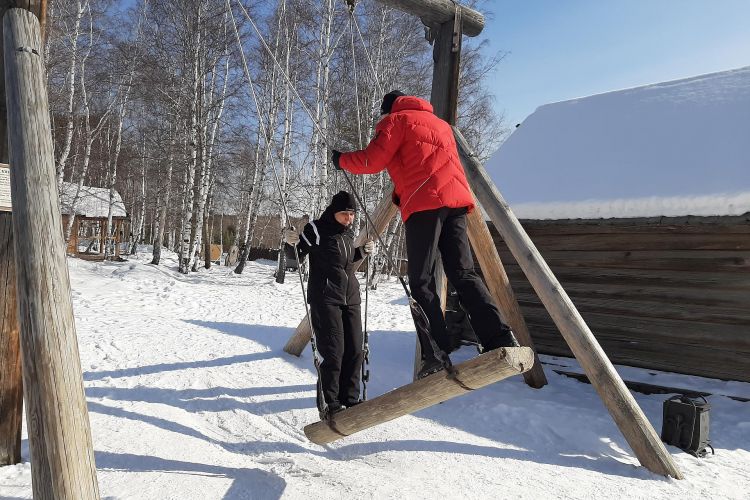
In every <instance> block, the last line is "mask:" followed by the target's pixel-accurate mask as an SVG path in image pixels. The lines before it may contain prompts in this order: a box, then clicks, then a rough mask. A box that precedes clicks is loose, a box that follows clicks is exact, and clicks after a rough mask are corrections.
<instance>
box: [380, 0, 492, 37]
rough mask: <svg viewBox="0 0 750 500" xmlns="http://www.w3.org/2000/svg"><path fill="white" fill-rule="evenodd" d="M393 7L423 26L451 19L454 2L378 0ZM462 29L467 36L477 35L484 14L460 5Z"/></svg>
mask: <svg viewBox="0 0 750 500" xmlns="http://www.w3.org/2000/svg"><path fill="white" fill-rule="evenodd" d="M378 1H379V2H380V3H383V4H386V5H388V6H390V7H393V8H394V9H398V10H401V11H403V12H408V13H409V14H412V15H415V16H417V17H419V18H420V19H421V20H422V23H424V25H425V26H430V27H436V26H439V25H441V24H443V23H447V22H449V21H451V22H452V21H453V16H455V14H456V4H455V3H454V2H453V1H451V0H378ZM461 19H462V29H463V32H464V34H465V35H467V36H477V35H479V34H480V33H481V32H482V30H483V29H484V16H483V15H482V14H481V13H480V12H477V11H476V10H474V9H470V8H469V7H466V6H461Z"/></svg>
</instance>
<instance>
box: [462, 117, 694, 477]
mask: <svg viewBox="0 0 750 500" xmlns="http://www.w3.org/2000/svg"><path fill="white" fill-rule="evenodd" d="M454 134H455V136H456V142H457V143H458V146H459V152H460V154H461V161H462V163H463V165H464V169H465V171H466V174H467V178H468V180H469V184H470V185H471V187H472V189H473V190H474V194H475V195H476V197H477V199H478V200H479V201H480V203H481V204H482V207H483V208H484V209H485V211H486V212H487V214H488V215H489V217H490V219H491V220H492V222H493V223H494V225H495V227H496V228H497V230H498V232H499V233H500V234H501V235H502V237H503V240H504V241H505V242H506V244H507V245H508V247H509V248H510V250H511V252H512V253H513V257H515V259H516V262H518V264H519V265H520V266H521V268H522V269H523V271H524V273H525V274H526V276H527V277H528V279H529V282H530V283H531V284H532V286H533V287H534V290H535V291H536V293H537V294H538V295H539V298H540V299H541V301H542V303H543V304H544V306H545V308H546V309H547V311H548V312H549V313H550V316H551V317H552V319H553V320H554V321H555V324H556V325H557V327H558V329H559V330H560V333H562V335H563V337H564V338H565V341H566V342H567V344H568V346H570V349H571V351H572V352H573V354H575V357H576V359H577V360H578V361H579V362H580V363H581V366H582V367H583V369H584V370H585V372H586V374H587V375H588V376H589V378H590V379H591V381H592V383H593V386H594V388H595V389H596V391H597V393H598V394H599V397H600V398H601V399H602V401H603V402H604V405H605V406H606V407H607V410H608V411H609V413H610V415H611V416H612V418H613V419H614V421H615V423H616V424H617V426H618V428H619V429H620V432H622V434H623V436H624V437H625V439H626V440H627V442H628V444H629V445H630V447H631V448H632V449H633V452H634V453H635V455H636V457H637V458H638V460H639V461H640V462H641V464H642V465H643V466H644V467H646V468H647V469H649V470H650V471H652V472H654V473H657V474H661V475H663V476H671V477H674V478H677V479H681V478H682V474H681V473H680V471H679V469H678V468H677V465H676V464H675V463H674V460H672V456H671V455H670V454H669V452H667V450H666V448H665V447H664V444H663V443H662V442H661V439H659V436H658V435H657V434H656V431H655V430H654V428H653V426H652V425H651V424H650V423H649V421H648V419H647V418H646V416H645V415H644V413H643V411H642V410H641V409H640V407H639V406H638V404H637V403H636V401H635V399H633V396H632V395H631V394H630V391H628V389H627V387H625V384H624V383H623V382H622V379H621V378H620V376H619V375H618V374H617V372H616V371H615V369H614V367H613V366H612V363H611V362H610V361H609V359H608V358H607V356H606V354H605V353H604V351H603V350H602V348H601V346H600V345H599V343H598V342H597V340H596V338H595V337H594V335H593V334H592V333H591V330H590V329H589V327H588V326H587V325H586V322H585V321H584V320H583V318H582V317H581V315H580V313H579V312H578V311H577V310H576V308H575V306H574V305H573V302H572V301H571V300H570V297H568V295H567V294H566V293H565V290H564V289H563V288H562V286H561V285H560V283H559V282H558V281H557V278H555V276H554V274H553V273H552V271H551V269H550V268H549V266H548V265H547V263H546V262H545V261H544V259H543V258H542V256H541V255H540V253H539V251H538V250H537V249H536V247H535V246H534V243H533V242H532V241H531V239H530V238H529V236H528V235H527V234H526V232H525V231H524V229H523V227H522V226H521V223H520V222H519V221H518V219H517V218H516V217H515V215H513V212H512V211H511V210H510V207H509V206H508V204H507V203H506V202H505V200H504V199H503V197H502V196H501V195H500V192H499V191H498V190H497V188H496V187H495V185H494V184H493V183H492V181H491V180H490V178H489V176H488V175H487V172H486V171H485V170H484V167H483V166H482V164H481V163H480V162H479V160H478V159H477V158H476V156H475V155H474V154H473V152H472V151H471V148H470V147H469V145H468V143H467V142H466V139H465V138H464V137H463V136H462V135H461V133H460V132H459V131H458V129H456V128H455V127H454Z"/></svg>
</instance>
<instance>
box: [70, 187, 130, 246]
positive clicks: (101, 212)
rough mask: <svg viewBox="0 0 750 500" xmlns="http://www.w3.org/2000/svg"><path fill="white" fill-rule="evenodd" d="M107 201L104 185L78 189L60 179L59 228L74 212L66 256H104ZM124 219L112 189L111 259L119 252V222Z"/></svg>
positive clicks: (125, 213)
mask: <svg viewBox="0 0 750 500" xmlns="http://www.w3.org/2000/svg"><path fill="white" fill-rule="evenodd" d="M76 193H77V195H76ZM109 203H110V200H109V189H107V188H98V187H91V186H81V187H80V190H79V187H78V185H77V184H72V183H69V182H63V186H62V189H61V190H60V207H61V211H62V225H63V230H65V228H66V227H67V225H68V221H69V220H70V217H71V216H73V214H75V220H74V221H73V229H72V231H71V233H70V240H69V241H68V247H67V250H66V251H67V253H68V255H73V256H76V257H80V258H83V259H88V260H100V259H102V260H103V259H104V254H105V248H106V245H107V235H108V234H109V231H108V229H109V226H108V223H107V219H108V212H109ZM127 219H128V213H127V211H126V210H125V204H124V203H123V202H122V198H121V197H120V194H119V193H118V192H117V191H115V192H114V200H113V205H112V224H113V225H114V228H115V230H114V232H113V240H114V241H113V242H112V243H113V247H114V253H113V256H114V257H115V258H118V257H119V255H120V242H121V240H122V234H121V233H122V225H123V222H124V221H126V220H127Z"/></svg>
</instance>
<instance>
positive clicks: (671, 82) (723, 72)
mask: <svg viewBox="0 0 750 500" xmlns="http://www.w3.org/2000/svg"><path fill="white" fill-rule="evenodd" d="M741 70H750V66H739V67H736V68H729V69H726V70H719V71H710V72H708V73H701V74H699V75H692V76H686V77H681V78H675V79H673V80H665V81H661V82H651V83H644V84H640V85H632V86H630V87H623V88H619V89H612V90H605V91H604V92H595V93H593V94H587V95H581V96H578V97H571V98H569V99H560V100H559V101H550V102H545V103H544V104H540V105H539V106H537V107H536V108H534V111H532V112H531V113H529V114H528V116H526V118H524V119H523V120H521V124H523V122H524V121H526V120H527V119H528V118H529V117H530V116H531V115H533V114H534V113H536V112H537V111H539V110H540V109H541V108H546V107H547V106H552V105H554V104H560V103H564V102H572V101H578V100H581V99H587V98H589V97H597V96H603V95H607V94H616V93H618V92H627V91H629V90H640V89H644V88H647V87H662V86H667V85H676V84H681V83H688V82H691V81H695V80H701V79H704V78H706V77H710V76H724V75H726V74H727V73H733V72H735V71H741ZM500 147H502V145H501V146H500ZM498 149H500V148H499V147H498Z"/></svg>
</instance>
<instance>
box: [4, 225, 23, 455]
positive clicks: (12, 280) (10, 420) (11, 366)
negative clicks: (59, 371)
mask: <svg viewBox="0 0 750 500" xmlns="http://www.w3.org/2000/svg"><path fill="white" fill-rule="evenodd" d="M12 224H13V222H12V220H11V213H10V212H0V467H1V466H3V465H12V464H17V463H20V462H21V426H22V419H23V384H22V383H21V343H20V340H19V329H18V311H17V307H16V264H15V262H14V260H13V231H12Z"/></svg>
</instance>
